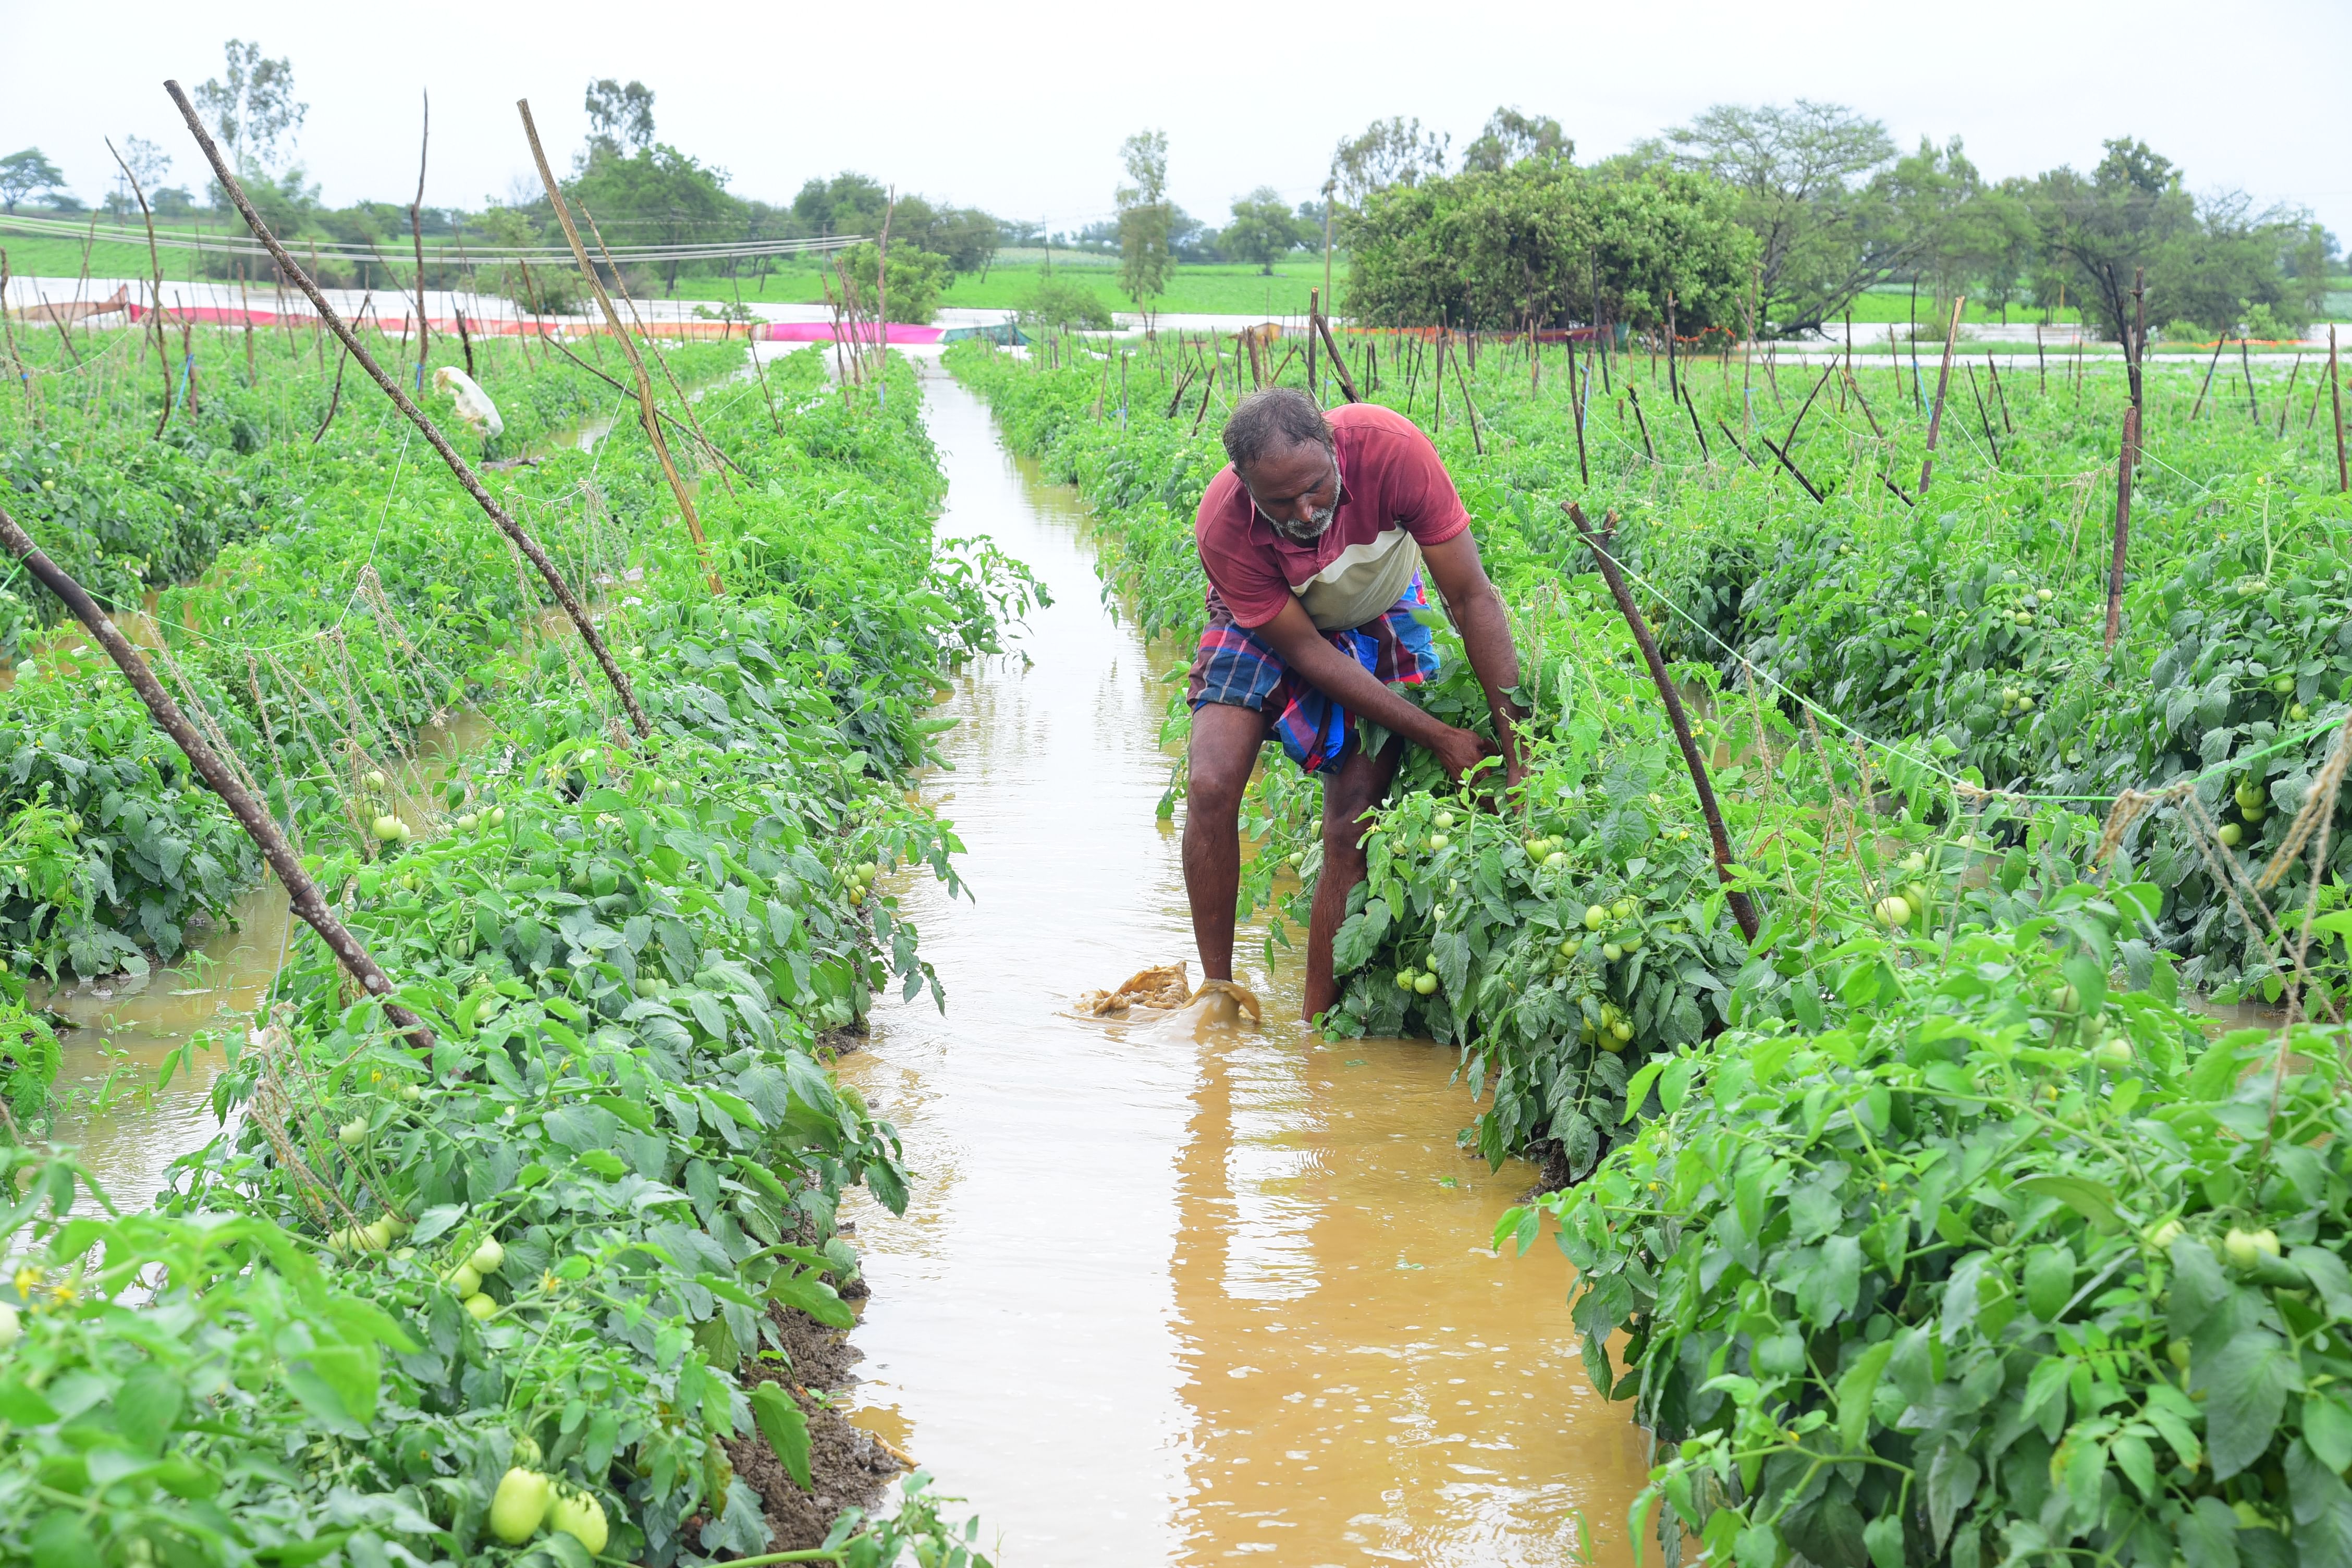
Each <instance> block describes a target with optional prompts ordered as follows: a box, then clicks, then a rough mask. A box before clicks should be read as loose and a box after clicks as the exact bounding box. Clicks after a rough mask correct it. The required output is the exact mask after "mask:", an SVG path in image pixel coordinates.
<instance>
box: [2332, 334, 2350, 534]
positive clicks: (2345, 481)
mask: <svg viewBox="0 0 2352 1568" xmlns="http://www.w3.org/2000/svg"><path fill="white" fill-rule="evenodd" d="M2327 402H2328V406H2329V407H2331V408H2332V409H2334V410H2335V417H2336V489H2337V490H2338V491H2339V492H2341V491H2344V490H2352V468H2347V467H2346V465H2345V460H2344V384H2343V382H2342V381H2341V380H2339V379H2338V378H2337V376H2336V328H2335V326H2334V325H2333V324H2332V323H2331V324H2330V325H2329V327H2328V329H2327Z"/></svg>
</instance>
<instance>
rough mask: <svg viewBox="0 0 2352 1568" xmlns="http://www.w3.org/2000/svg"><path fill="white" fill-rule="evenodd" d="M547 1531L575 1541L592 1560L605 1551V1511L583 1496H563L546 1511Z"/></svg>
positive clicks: (583, 1493) (567, 1493) (594, 1501)
mask: <svg viewBox="0 0 2352 1568" xmlns="http://www.w3.org/2000/svg"><path fill="white" fill-rule="evenodd" d="M547 1528H548V1529H549V1530H551V1531H562V1532H563V1533H564V1534H566V1535H569V1536H571V1537H572V1538H573V1539H574V1540H576V1541H578V1542H580V1544H581V1545H583V1546H584V1547H586V1548H587V1549H588V1555H589V1556H591V1557H594V1556H596V1555H598V1554H599V1553H601V1552H603V1551H604V1542H605V1540H606V1537H607V1533H608V1531H607V1530H606V1527H605V1523H604V1505H603V1504H602V1503H600V1502H598V1501H597V1500H595V1499H594V1498H593V1497H590V1496H589V1495H588V1494H587V1493H586V1492H566V1493H564V1494H563V1495H562V1497H559V1498H557V1499H556V1500H555V1506H554V1507H552V1508H551V1509H549V1510H547Z"/></svg>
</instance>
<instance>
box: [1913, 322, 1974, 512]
mask: <svg viewBox="0 0 2352 1568" xmlns="http://www.w3.org/2000/svg"><path fill="white" fill-rule="evenodd" d="M1967 303H1968V298H1967V296H1965V295H1963V296H1961V297H1959V298H1958V299H1956V300H1953V301H1952V319H1951V321H1950V322H1949V323H1948V324H1947V325H1946V327H1945V328H1944V368H1943V369H1941V370H1939V371H1937V373H1936V406H1935V409H1934V411H1933V412H1931V413H1930V414H1929V415H1928V416H1927V457H1926V458H1922V459H1921V460H1920V463H1919V493H1920V494H1921V495H1922V496H1925V495H1926V494H1927V481H1928V480H1929V479H1933V478H1934V477H1935V474H1936V436H1937V432H1938V431H1939V430H1941V429H1942V428H1943V426H1944V394H1945V393H1946V392H1947V391H1948V389H1949V388H1950V386H1951V384H1952V340H1953V339H1954V338H1957V337H1958V336H1959V335H1960V307H1961V306H1963V305H1965V304H1967Z"/></svg>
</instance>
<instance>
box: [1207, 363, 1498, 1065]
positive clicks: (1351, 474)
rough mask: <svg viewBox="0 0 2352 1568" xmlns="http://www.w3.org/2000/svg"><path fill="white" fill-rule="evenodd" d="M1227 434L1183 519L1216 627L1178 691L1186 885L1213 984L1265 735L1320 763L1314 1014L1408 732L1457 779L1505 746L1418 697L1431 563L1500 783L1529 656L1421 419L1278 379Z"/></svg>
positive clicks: (1220, 974)
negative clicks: (1186, 755)
mask: <svg viewBox="0 0 2352 1568" xmlns="http://www.w3.org/2000/svg"><path fill="white" fill-rule="evenodd" d="M1224 442H1225V455H1226V456H1227V457H1229V458H1232V459H1233V461H1232V463H1231V464H1230V465H1229V466H1228V467H1226V468H1224V469H1223V470H1222V471H1220V472H1219V473H1218V475H1217V477H1216V478H1215V479H1212V480H1210V481H1209V488H1208V490H1207V492H1206V493H1205V494H1203V495H1202V498H1201V510H1200V512H1199V514H1198V515H1197V516H1196V517H1195V519H1194V521H1193V524H1192V537H1193V540H1194V542H1196V543H1197V544H1198V545H1199V547H1200V551H1201V564H1202V567H1203V568H1204V569H1205V570H1206V571H1207V573H1208V576H1209V594H1208V608H1209V624H1208V628H1207V629H1206V630H1205V631H1203V632H1202V634H1201V646H1200V648H1199V649H1198V651H1196V652H1195V653H1194V654H1193V656H1192V680H1191V684H1190V688H1189V689H1188V690H1187V692H1186V700H1188V701H1189V702H1190V703H1191V704H1192V752H1191V763H1190V765H1191V774H1192V782H1191V784H1190V785H1189V789H1188V795H1187V806H1186V811H1185V817H1184V887H1185V891H1186V893H1187V894H1188V895H1189V896H1190V898H1191V900H1192V937H1193V941H1194V942H1196V943H1197V944H1198V946H1199V948H1200V951H1201V972H1202V978H1203V981H1204V984H1203V985H1202V991H1203V992H1209V991H1212V990H1215V989H1226V990H1230V989H1232V987H1233V976H1234V900H1235V896H1236V894H1237V892H1238V889H1239V886H1240V881H1241V837H1240V832H1239V824H1238V818H1239V814H1240V807H1241V798H1242V791H1243V789H1244V787H1245V786H1246V785H1247V784H1248V783H1249V776H1250V769H1251V767H1252V766H1253V765H1254V764H1255V763H1256V761H1257V753H1258V748H1259V746H1261V745H1262V744H1264V743H1265V742H1267V741H1279V742H1282V749H1283V750H1284V751H1285V752H1287V753H1288V754H1289V757H1290V760H1291V761H1292V762H1294V763H1297V764H1298V765H1299V766H1300V767H1302V768H1304V769H1306V770H1307V772H1309V773H1318V774H1320V775H1321V777H1322V780H1323V868H1322V872H1321V874H1320V876H1319V877H1318V879H1317V882H1316V884H1315V907H1314V915H1313V918H1312V920H1311V921H1310V922H1309V924H1308V927H1307V996H1306V1005H1305V1007H1304V1009H1303V1013H1302V1016H1305V1017H1307V1018H1308V1019H1312V1018H1313V1017H1314V1016H1316V1015H1317V1014H1318V1013H1321V1012H1324V1011H1325V1010H1327V1009H1328V1008H1329V1007H1331V1006H1332V1005H1334V1004H1336V1003H1337V1002H1338V1001H1339V984H1338V983H1337V982H1336V981H1335V980H1334V979H1333V977H1332V973H1331V939H1332V937H1333V936H1334V935H1336V934H1337V933H1338V931H1339V923H1340V921H1341V919H1342V918H1343V917H1344V916H1345V915H1346V913H1347V910H1348V893H1349V889H1352V888H1354V887H1355V885H1356V884H1357V883H1358V882H1360V881H1361V880H1362V879H1363V877H1364V851H1363V847H1362V838H1363V835H1364V826H1363V817H1364V816H1365V814H1366V813H1367V812H1369V811H1370V810H1371V808H1372V807H1373V806H1375V805H1379V804H1380V801H1381V797H1382V796H1383V795H1386V794H1387V793H1388V787H1389V784H1390V781H1391V780H1392V779H1394V778H1395V777H1396V771H1397V764H1398V763H1399V762H1400V761H1402V758H1403V755H1404V747H1405V742H1408V741H1410V742H1412V743H1413V744H1415V745H1420V746H1426V747H1428V748H1429V750H1431V751H1432V752H1435V753H1436V754H1437V760H1438V761H1439V762H1440V763H1443V764H1444V768H1445V772H1446V774H1447V776H1448V777H1450V778H1454V779H1457V780H1458V779H1460V778H1461V777H1462V776H1463V774H1465V773H1467V772H1469V771H1470V770H1471V769H1473V768H1474V767H1475V766H1477V764H1478V763H1480V762H1482V761H1484V760H1486V758H1489V757H1492V756H1494V755H1495V754H1496V748H1495V746H1494V745H1493V743H1492V742H1487V741H1485V740H1483V739H1481V738H1480V737H1478V736H1477V735H1475V734H1473V733H1472V732H1471V731H1467V730H1457V729H1455V728H1454V727H1453V726H1452V725H1450V724H1446V723H1443V722H1441V721H1438V720H1436V719H1434V718H1432V717H1431V716H1430V715H1429V714H1427V713H1425V712H1423V710H1422V709H1421V708H1420V707H1419V705H1418V704H1416V703H1415V702H1414V701H1413V700H1412V697H1411V695H1410V693H1411V691H1412V689H1413V688H1415V687H1418V686H1420V685H1422V684H1423V683H1424V682H1425V681H1428V680H1430V679H1433V677H1434V676H1435V675H1436V673H1437V652H1436V648H1435V647H1434V646H1433V644H1432V642H1431V640H1430V635H1429V628H1428V627H1427V626H1423V624H1422V623H1421V622H1420V621H1419V620H1418V619H1416V618H1415V612H1416V611H1418V610H1421V609H1423V607H1424V606H1425V605H1427V604H1428V602H1429V601H1428V597H1427V595H1426V594H1425V593H1424V591H1423V570H1424V568H1426V572H1427V574H1428V576H1429V577H1431V578H1433V579H1434V580H1435V582H1436V584H1437V591H1438V593H1439V595H1441V596H1442V597H1443V598H1444V603H1445V608H1446V611H1447V613H1448V615H1449V616H1450V617H1451V618H1452V620H1453V622H1454V626H1456V627H1458V628H1459V629H1460V631H1461V634H1462V641H1463V645H1464V647H1465V648H1466V649H1467V651H1468V653H1469V655H1470V668H1471V669H1472V670H1473V671H1474V672H1475V674H1476V675H1477V677H1478V684H1479V685H1480V686H1482V687H1484V688H1485V689H1486V708H1487V710H1488V711H1489V712H1490V713H1492V714H1493V715H1494V720H1495V731H1496V734H1498V735H1500V736H1501V737H1502V738H1503V753H1502V768H1501V773H1502V779H1503V782H1504V783H1505V784H1517V782H1518V779H1519V772H1520V761H1519V757H1518V745H1517V737H1516V735H1515V733H1514V731H1513V729H1512V720H1513V718H1514V717H1515V713H1514V710H1513V709H1512V708H1511V706H1510V703H1509V700H1508V699H1507V696H1506V695H1505V694H1506V693H1507V692H1508V691H1509V690H1510V689H1512V688H1513V687H1515V686H1517V684H1518V679H1519V660H1518V653H1517V650H1516V649H1515V648H1514V647H1512V646H1511V630H1510V625H1509V623H1508V621H1507V619H1506V618H1505V616H1504V614H1503V604H1502V600H1501V599H1500V598H1499V597H1497V596H1496V593H1495V589H1494V586H1493V584H1490V583H1488V582H1487V581H1486V570H1485V568H1483V567H1482V566H1480V565H1479V563H1478V546H1477V543H1476V542H1475V541H1474V540H1473V539H1472V538H1471V536H1470V516H1469V513H1468V512H1466V511H1465V510H1463V507H1462V498H1461V497H1460V496H1458V495H1456V494H1455V493H1454V480H1453V479H1452V478H1451V477H1450V476H1449V475H1448V474H1447V473H1446V471H1445V465H1444V463H1443V462H1442V461H1441V460H1440V459H1439V458H1438V456H1437V449H1436V447H1433V446H1432V445H1430V442H1429V438H1428V437H1426V436H1423V434H1422V433H1421V429H1420V427H1419V426H1416V425H1414V424H1413V423H1412V421H1411V420H1409V419H1407V418H1405V417H1404V416H1402V415H1401V414H1397V413H1394V412H1392V411H1391V410H1389V409H1386V408H1381V407H1378V406H1376V405H1372V404H1369V403H1350V404H1348V405H1344V406H1342V407H1339V408H1336V409H1334V410H1332V411H1331V413H1330V414H1329V415H1328V416H1325V415H1324V414H1323V412H1322V411H1321V410H1320V409H1318V408H1317V407H1316V406H1315V404H1314V402H1313V401H1312V400H1311V399H1310V398H1308V397H1307V395H1306V394H1305V393H1302V392H1297V391H1294V390H1292V389H1290V388H1287V387H1271V388H1268V389H1267V390H1265V391H1264V392H1259V393H1255V394H1253V395H1250V396H1249V397H1246V398H1244V399H1243V400H1242V402H1241V404H1240V405H1239V406H1237V407H1236V408H1234V412H1233V416H1232V417H1231V418H1230V419H1228V420H1226V421H1225V430H1224ZM1219 983H1222V985H1220V984H1219ZM1251 1010H1252V1011H1253V1012H1255V1007H1254V1006H1253V1007H1252V1009H1251Z"/></svg>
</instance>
